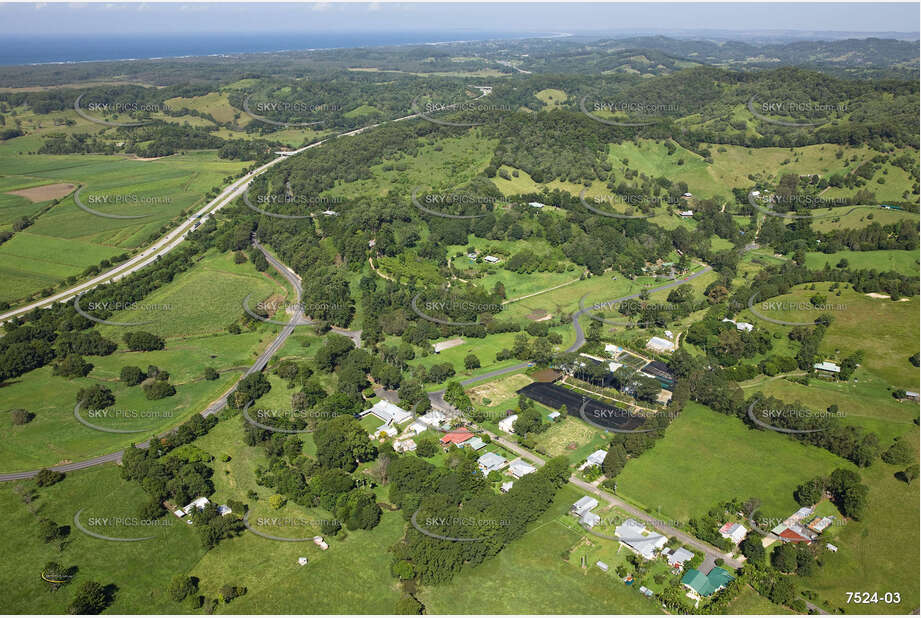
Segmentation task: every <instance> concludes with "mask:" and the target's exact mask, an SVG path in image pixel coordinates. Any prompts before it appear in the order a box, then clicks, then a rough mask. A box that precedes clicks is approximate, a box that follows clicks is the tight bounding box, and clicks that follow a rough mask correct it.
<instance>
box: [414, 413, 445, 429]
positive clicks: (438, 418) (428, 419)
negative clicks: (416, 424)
mask: <svg viewBox="0 0 921 618" xmlns="http://www.w3.org/2000/svg"><path fill="white" fill-rule="evenodd" d="M447 418H448V417H447V416H445V413H444V412H442V411H441V410H429V411H428V412H427V413H426V414H424V415H423V416H420V417H419V420H420V421H422V422H423V423H425V424H426V425H428V426H429V427H440V426H441V425H442V423H444V422H445V421H446V420H447Z"/></svg>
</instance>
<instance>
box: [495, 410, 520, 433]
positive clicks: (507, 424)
mask: <svg viewBox="0 0 921 618" xmlns="http://www.w3.org/2000/svg"><path fill="white" fill-rule="evenodd" d="M517 420H518V415H517V414H512V415H511V416H506V417H505V418H503V419H502V420H501V421H499V430H500V431H504V432H505V433H515V421H517Z"/></svg>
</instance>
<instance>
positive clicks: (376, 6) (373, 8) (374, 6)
mask: <svg viewBox="0 0 921 618" xmlns="http://www.w3.org/2000/svg"><path fill="white" fill-rule="evenodd" d="M380 10H381V3H380V2H372V3H371V4H369V5H368V11H370V12H376V11H380Z"/></svg>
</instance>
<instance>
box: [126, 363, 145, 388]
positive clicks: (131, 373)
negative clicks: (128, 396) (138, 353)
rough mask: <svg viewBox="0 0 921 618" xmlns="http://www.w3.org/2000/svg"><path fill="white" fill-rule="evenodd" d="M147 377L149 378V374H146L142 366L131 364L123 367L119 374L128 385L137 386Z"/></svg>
mask: <svg viewBox="0 0 921 618" xmlns="http://www.w3.org/2000/svg"><path fill="white" fill-rule="evenodd" d="M145 378H147V376H146V375H144V372H143V371H141V368H140V367H133V366H131V365H126V366H124V367H122V370H121V373H120V374H119V379H120V380H121V381H122V382H124V383H125V384H127V385H128V386H136V385H138V384H140V383H141V382H143V381H144V379H145Z"/></svg>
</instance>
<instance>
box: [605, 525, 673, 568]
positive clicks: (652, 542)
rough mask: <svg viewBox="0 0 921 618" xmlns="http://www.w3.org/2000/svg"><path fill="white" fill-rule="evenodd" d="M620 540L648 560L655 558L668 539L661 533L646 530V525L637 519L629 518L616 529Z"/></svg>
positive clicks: (615, 531) (615, 532)
mask: <svg viewBox="0 0 921 618" xmlns="http://www.w3.org/2000/svg"><path fill="white" fill-rule="evenodd" d="M614 534H616V535H617V537H618V538H619V539H620V542H621V543H622V544H624V545H625V546H627V547H628V548H630V549H631V550H633V551H634V552H635V553H637V554H639V555H640V556H642V557H643V558H645V559H646V560H653V559H655V557H656V554H657V553H658V552H659V550H661V549H662V548H663V547H665V544H666V543H668V539H667V538H665V537H664V536H662V535H661V534H654V533H649V532H646V527H645V526H644V525H643V524H641V523H639V522H638V521H636V520H635V519H632V518H631V519H627V520H626V521H624V523H622V524H621V525H619V526H617V527H616V528H615V529H614Z"/></svg>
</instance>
